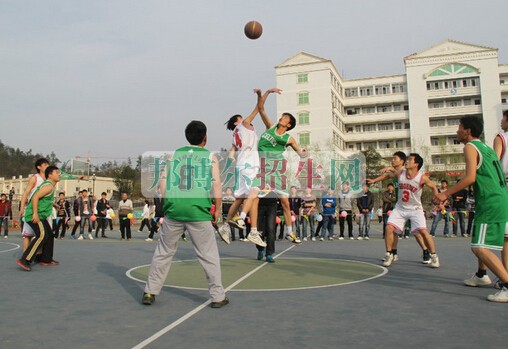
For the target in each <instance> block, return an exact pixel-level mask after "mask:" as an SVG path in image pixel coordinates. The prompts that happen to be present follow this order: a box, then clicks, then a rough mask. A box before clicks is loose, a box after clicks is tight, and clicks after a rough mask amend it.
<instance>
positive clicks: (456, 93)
mask: <svg viewBox="0 0 508 349" xmlns="http://www.w3.org/2000/svg"><path fill="white" fill-rule="evenodd" d="M477 95H480V87H479V86H471V87H457V88H453V87H450V88H447V89H445V88H443V89H439V90H427V99H443V98H457V97H462V96H464V97H465V96H477Z"/></svg>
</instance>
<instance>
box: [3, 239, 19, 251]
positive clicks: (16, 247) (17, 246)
mask: <svg viewBox="0 0 508 349" xmlns="http://www.w3.org/2000/svg"><path fill="white" fill-rule="evenodd" d="M0 244H6V245H11V246H15V247H14V248H11V249H9V250H4V251H0V253H4V252H10V251H14V250H17V249H18V248H20V247H21V246H19V245H18V244H14V243H12V242H0Z"/></svg>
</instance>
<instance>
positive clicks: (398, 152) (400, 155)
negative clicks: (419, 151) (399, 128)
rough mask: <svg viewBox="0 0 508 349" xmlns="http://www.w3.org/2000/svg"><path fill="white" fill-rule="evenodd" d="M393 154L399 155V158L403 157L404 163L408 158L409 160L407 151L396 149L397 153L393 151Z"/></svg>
mask: <svg viewBox="0 0 508 349" xmlns="http://www.w3.org/2000/svg"><path fill="white" fill-rule="evenodd" d="M393 156H397V157H398V158H399V159H401V160H402V161H403V162H404V163H406V160H407V156H406V153H404V152H403V151H400V150H399V151H396V152H395V153H393Z"/></svg>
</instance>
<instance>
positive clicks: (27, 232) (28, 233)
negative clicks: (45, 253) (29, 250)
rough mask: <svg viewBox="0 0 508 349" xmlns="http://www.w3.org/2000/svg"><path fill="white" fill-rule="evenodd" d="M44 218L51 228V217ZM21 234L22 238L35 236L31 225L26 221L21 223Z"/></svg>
mask: <svg viewBox="0 0 508 349" xmlns="http://www.w3.org/2000/svg"><path fill="white" fill-rule="evenodd" d="M46 220H47V221H48V223H49V226H50V227H52V228H53V220H52V219H51V217H48V218H46ZM21 236H22V237H24V238H31V237H34V236H35V232H34V231H33V229H32V227H30V224H27V223H26V222H25V223H24V224H23V231H22V232H21Z"/></svg>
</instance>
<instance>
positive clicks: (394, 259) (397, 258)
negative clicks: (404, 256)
mask: <svg viewBox="0 0 508 349" xmlns="http://www.w3.org/2000/svg"><path fill="white" fill-rule="evenodd" d="M398 260H399V255H398V254H394V255H393V261H394V262H397V261H398Z"/></svg>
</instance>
